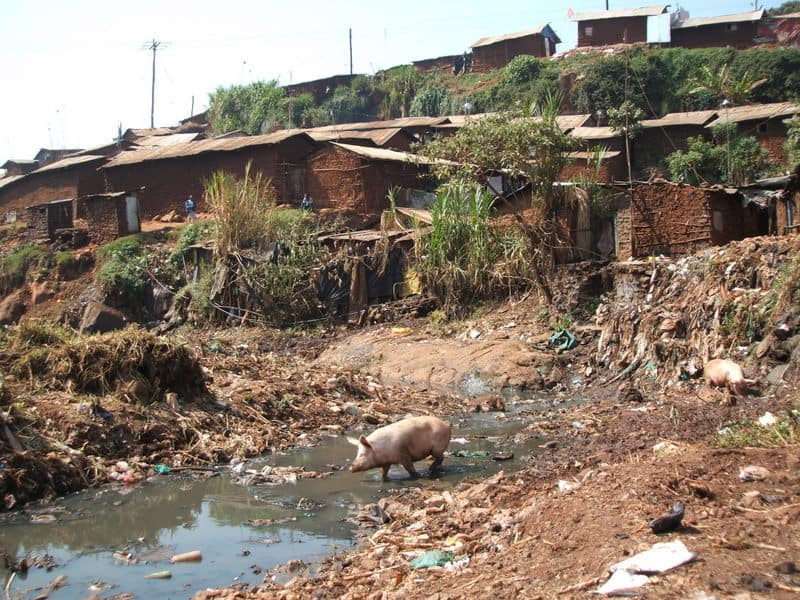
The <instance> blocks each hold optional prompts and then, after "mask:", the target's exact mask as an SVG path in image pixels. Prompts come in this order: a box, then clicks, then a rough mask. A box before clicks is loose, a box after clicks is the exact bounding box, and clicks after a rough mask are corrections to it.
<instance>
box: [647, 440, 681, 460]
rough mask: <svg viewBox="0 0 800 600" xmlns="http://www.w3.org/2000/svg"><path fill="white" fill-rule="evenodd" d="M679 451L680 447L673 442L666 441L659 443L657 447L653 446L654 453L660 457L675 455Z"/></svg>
mask: <svg viewBox="0 0 800 600" xmlns="http://www.w3.org/2000/svg"><path fill="white" fill-rule="evenodd" d="M678 450H679V448H678V446H676V445H675V444H673V443H672V442H666V441H664V442H658V443H657V444H656V445H655V446H653V452H655V453H656V454H658V455H659V456H661V455H667V454H674V453H675V452H677V451H678Z"/></svg>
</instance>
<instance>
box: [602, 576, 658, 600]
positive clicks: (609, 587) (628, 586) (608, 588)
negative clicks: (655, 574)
mask: <svg viewBox="0 0 800 600" xmlns="http://www.w3.org/2000/svg"><path fill="white" fill-rule="evenodd" d="M648 581H650V578H649V577H648V576H647V575H637V574H636V573H631V572H630V571H617V572H615V573H614V574H613V575H611V577H609V578H608V581H606V582H605V583H604V584H603V585H601V586H600V587H599V588H597V589H596V590H595V593H596V594H601V595H603V596H618V595H619V596H627V595H630V592H632V591H634V590H637V589H639V588H640V587H642V586H643V585H645V584H646V583H647V582H648Z"/></svg>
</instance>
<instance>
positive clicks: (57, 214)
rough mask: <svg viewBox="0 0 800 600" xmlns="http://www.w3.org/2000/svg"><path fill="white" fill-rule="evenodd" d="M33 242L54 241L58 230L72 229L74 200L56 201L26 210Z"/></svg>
mask: <svg viewBox="0 0 800 600" xmlns="http://www.w3.org/2000/svg"><path fill="white" fill-rule="evenodd" d="M25 223H26V224H27V225H28V236H29V239H31V240H52V239H53V238H54V237H55V232H56V230H57V229H67V228H69V227H72V199H70V198H68V199H66V200H54V201H52V202H45V203H43V204H36V205H34V206H28V207H26V208H25Z"/></svg>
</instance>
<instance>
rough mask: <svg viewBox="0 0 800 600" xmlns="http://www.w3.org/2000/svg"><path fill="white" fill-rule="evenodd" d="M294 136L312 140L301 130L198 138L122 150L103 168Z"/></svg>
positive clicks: (249, 146) (231, 149)
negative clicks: (153, 146)
mask: <svg viewBox="0 0 800 600" xmlns="http://www.w3.org/2000/svg"><path fill="white" fill-rule="evenodd" d="M293 137H302V138H305V139H307V140H308V141H309V142H311V141H312V140H311V138H310V137H309V136H308V135H307V134H306V133H303V132H301V131H297V130H284V131H276V132H275V133H269V134H266V135H252V136H245V137H235V138H212V139H210V140H198V141H195V142H186V143H183V144H172V145H170V146H160V147H155V148H146V149H142V150H131V151H128V152H121V153H120V154H117V156H115V157H114V158H112V159H111V160H110V161H108V162H107V163H106V164H105V165H103V167H102V168H103V169H110V168H113V167H120V166H123V165H134V164H139V163H143V162H147V161H151V160H163V159H168V158H186V157H188V156H197V155H198V154H204V153H206V152H233V151H235V150H241V149H242V148H252V147H255V146H270V145H273V144H280V143H281V142H284V141H286V140H288V139H290V138H293Z"/></svg>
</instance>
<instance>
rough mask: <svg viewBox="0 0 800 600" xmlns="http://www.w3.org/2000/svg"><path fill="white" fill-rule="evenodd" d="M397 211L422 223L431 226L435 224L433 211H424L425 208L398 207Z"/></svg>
mask: <svg viewBox="0 0 800 600" xmlns="http://www.w3.org/2000/svg"><path fill="white" fill-rule="evenodd" d="M395 210H396V211H397V212H399V213H400V214H401V215H405V216H407V217H411V218H413V219H417V220H418V221H420V222H422V223H427V224H428V225H430V224H431V223H433V215H432V214H431V211H429V210H427V209H424V208H410V207H406V206H397V207H395Z"/></svg>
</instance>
